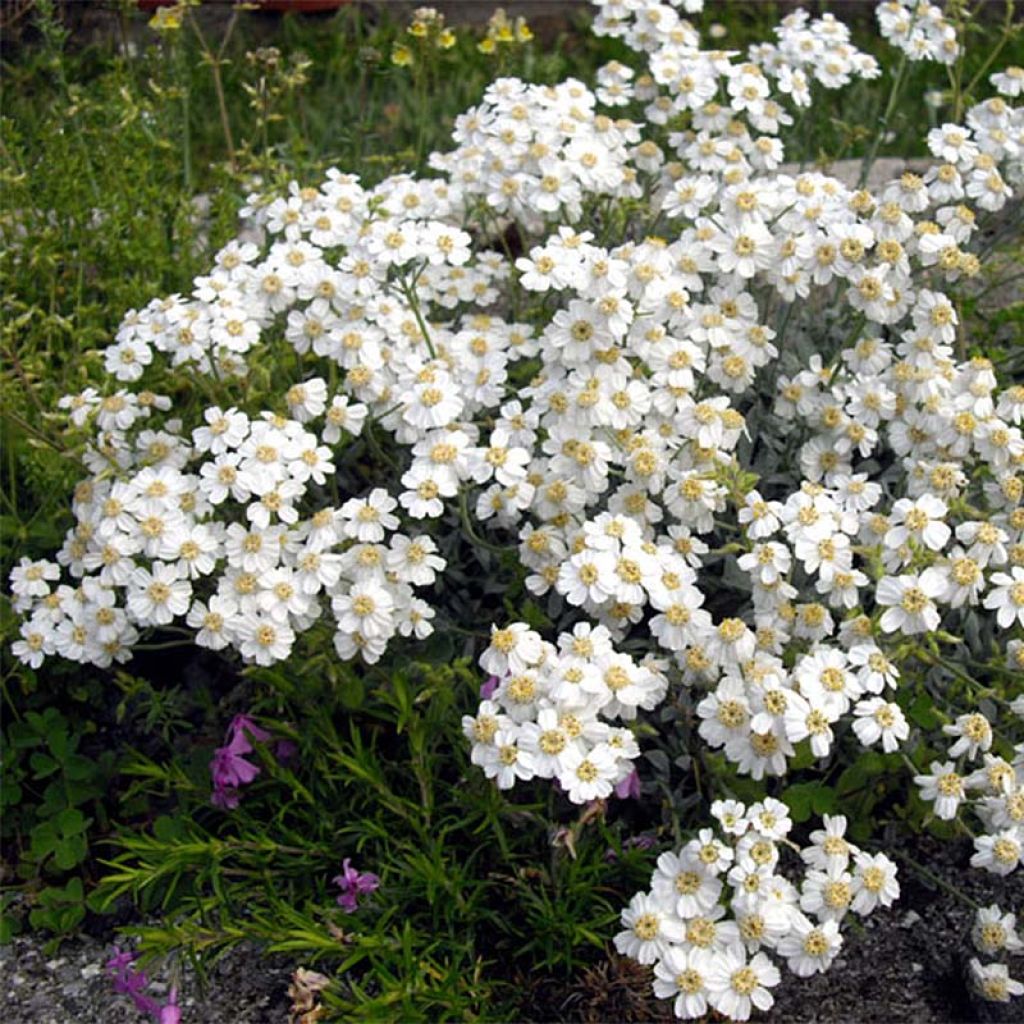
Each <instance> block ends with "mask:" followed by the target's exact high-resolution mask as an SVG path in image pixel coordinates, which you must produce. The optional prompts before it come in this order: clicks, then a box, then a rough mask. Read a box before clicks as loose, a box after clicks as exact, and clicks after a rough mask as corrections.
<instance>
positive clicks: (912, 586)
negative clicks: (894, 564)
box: [875, 569, 946, 636]
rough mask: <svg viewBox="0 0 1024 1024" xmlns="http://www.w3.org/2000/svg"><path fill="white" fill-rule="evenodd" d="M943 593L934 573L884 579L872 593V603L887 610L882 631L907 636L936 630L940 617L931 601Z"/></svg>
mask: <svg viewBox="0 0 1024 1024" xmlns="http://www.w3.org/2000/svg"><path fill="white" fill-rule="evenodd" d="M945 589H946V585H945V582H944V580H943V578H942V574H941V573H939V572H938V571H937V570H934V569H925V571H924V572H923V573H921V575H920V576H916V575H913V574H907V575H903V576H883V577H882V578H881V579H880V580H879V581H878V587H877V589H876V590H875V600H876V601H877V602H878V604H879V605H880V606H881V607H883V608H885V609H886V611H885V612H884V613H883V614H882V618H881V620H880V625H881V627H882V629H883V630H885V632H886V633H894V632H897V631H899V632H901V633H904V634H906V635H908V636H910V635H913V634H915V633H930V632H933V631H934V630H936V629H938V628H939V621H940V618H941V616H940V615H939V611H938V609H937V608H936V607H935V604H934V603H933V601H934V599H935V598H937V597H938V596H939V595H940V594H942V593H943V591H944V590H945Z"/></svg>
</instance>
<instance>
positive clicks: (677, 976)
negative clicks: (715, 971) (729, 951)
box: [653, 946, 711, 1020]
mask: <svg viewBox="0 0 1024 1024" xmlns="http://www.w3.org/2000/svg"><path fill="white" fill-rule="evenodd" d="M710 964H711V954H709V953H708V952H707V951H706V950H703V949H700V948H699V947H697V946H691V947H690V948H689V949H686V948H684V947H682V946H670V947H669V948H668V949H667V950H666V951H665V953H664V954H663V955H662V957H661V959H660V960H658V962H657V963H656V964H655V965H654V986H653V988H654V994H655V995H656V996H657V997H658V998H659V999H673V1000H674V1002H673V1004H672V1006H673V1010H674V1012H675V1015H676V1016H677V1017H678V1018H679V1019H680V1020H693V1019H695V1018H697V1017H704V1016H705V1015H706V1014H707V1012H708V999H707V980H706V979H707V974H708V970H709V967H710Z"/></svg>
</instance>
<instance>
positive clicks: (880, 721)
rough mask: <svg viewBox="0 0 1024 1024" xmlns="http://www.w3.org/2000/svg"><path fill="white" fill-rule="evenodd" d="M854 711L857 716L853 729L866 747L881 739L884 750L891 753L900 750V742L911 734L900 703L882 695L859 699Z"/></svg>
mask: <svg viewBox="0 0 1024 1024" xmlns="http://www.w3.org/2000/svg"><path fill="white" fill-rule="evenodd" d="M853 713H854V715H855V716H856V717H855V718H854V722H853V731H854V733H855V734H856V736H857V739H859V740H860V742H861V743H863V744H864V746H865V747H871V746H874V745H875V744H876V743H877V742H878V741H879V740H881V741H882V750H884V751H885V752H886V753H887V754H891V753H893V752H894V751H896V750H899V746H900V743H901V742H902V741H903V740H905V739H907V738H908V737H909V736H910V726H909V725H908V724H907V720H906V718H905V717H904V715H903V710H902V709H901V708H900V706H899V705H898V704H894V703H891V702H889V701H885V700H883V699H882V698H881V697H869V698H867V699H865V700H860V701H858V702H857V703H856V705H854V709H853Z"/></svg>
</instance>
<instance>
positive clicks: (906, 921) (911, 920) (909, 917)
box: [900, 910, 921, 928]
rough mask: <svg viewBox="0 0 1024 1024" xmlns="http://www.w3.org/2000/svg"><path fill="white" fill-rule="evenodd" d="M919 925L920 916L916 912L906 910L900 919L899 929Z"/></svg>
mask: <svg viewBox="0 0 1024 1024" xmlns="http://www.w3.org/2000/svg"><path fill="white" fill-rule="evenodd" d="M920 923H921V915H920V914H919V913H918V912H917V911H916V910H908V911H907V912H906V913H905V914H904V915H903V917H901V918H900V927H901V928H913V927H914V925H915V924H920Z"/></svg>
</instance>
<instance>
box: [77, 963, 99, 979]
mask: <svg viewBox="0 0 1024 1024" xmlns="http://www.w3.org/2000/svg"><path fill="white" fill-rule="evenodd" d="M102 973H103V968H102V967H101V966H100V965H99V964H86V965H85V967H83V968H82V969H81V971H79V974H81V975H82V977H83V978H85V979H86V981H88V980H89V979H90V978H96V977H98V976H99V975H100V974H102Z"/></svg>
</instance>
